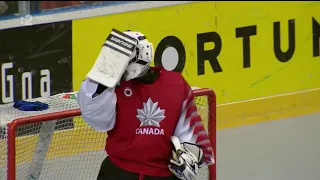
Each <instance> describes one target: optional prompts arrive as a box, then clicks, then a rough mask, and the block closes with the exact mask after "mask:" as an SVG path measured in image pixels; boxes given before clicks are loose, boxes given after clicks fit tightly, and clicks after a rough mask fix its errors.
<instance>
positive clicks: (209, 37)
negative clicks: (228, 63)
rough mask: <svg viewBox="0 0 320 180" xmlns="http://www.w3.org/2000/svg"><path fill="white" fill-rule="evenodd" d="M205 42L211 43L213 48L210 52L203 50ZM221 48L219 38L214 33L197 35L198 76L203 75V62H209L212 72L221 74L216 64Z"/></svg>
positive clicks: (219, 67) (220, 69) (217, 63)
mask: <svg viewBox="0 0 320 180" xmlns="http://www.w3.org/2000/svg"><path fill="white" fill-rule="evenodd" d="M207 42H213V43H214V45H215V46H214V48H213V49H210V50H206V51H205V50H204V44H205V43H207ZM221 48H222V42H221V37H220V36H219V34H218V33H216V32H207V33H202V34H198V35H197V51H198V52H197V54H198V75H203V74H204V73H205V72H204V62H205V61H209V62H210V65H211V68H212V70H213V72H215V73H216V72H222V68H221V66H220V64H219V62H218V59H217V57H218V56H219V54H220V52H221Z"/></svg>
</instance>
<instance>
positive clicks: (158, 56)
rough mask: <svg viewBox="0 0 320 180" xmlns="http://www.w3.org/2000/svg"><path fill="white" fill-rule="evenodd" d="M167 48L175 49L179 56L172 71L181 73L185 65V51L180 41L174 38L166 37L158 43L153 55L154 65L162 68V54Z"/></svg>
mask: <svg viewBox="0 0 320 180" xmlns="http://www.w3.org/2000/svg"><path fill="white" fill-rule="evenodd" d="M168 47H173V48H175V49H176V50H177V52H178V56H179V60H178V65H177V66H176V68H174V69H173V71H176V72H182V71H183V69H184V65H185V63H186V50H185V49H184V45H183V43H182V42H181V41H180V39H179V38H177V37H175V36H167V37H165V38H164V39H162V40H161V41H160V43H159V44H158V46H157V49H156V52H155V55H154V65H155V66H162V54H163V52H164V50H165V49H166V48H168Z"/></svg>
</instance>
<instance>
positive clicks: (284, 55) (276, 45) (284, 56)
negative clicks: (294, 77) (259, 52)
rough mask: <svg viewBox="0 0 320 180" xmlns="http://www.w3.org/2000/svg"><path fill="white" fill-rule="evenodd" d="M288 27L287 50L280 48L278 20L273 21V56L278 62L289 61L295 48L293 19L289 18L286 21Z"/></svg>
mask: <svg viewBox="0 0 320 180" xmlns="http://www.w3.org/2000/svg"><path fill="white" fill-rule="evenodd" d="M288 28H289V47H288V50H287V51H285V52H284V51H282V50H281V42H280V41H281V40H280V39H281V38H280V37H281V35H280V21H278V22H274V23H273V49H274V53H275V56H276V57H277V59H278V60H279V61H280V62H287V61H289V60H290V59H291V58H292V56H293V54H294V51H295V48H296V42H295V41H296V39H295V20H294V19H290V20H289V23H288Z"/></svg>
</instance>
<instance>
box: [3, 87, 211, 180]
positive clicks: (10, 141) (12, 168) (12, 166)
mask: <svg viewBox="0 0 320 180" xmlns="http://www.w3.org/2000/svg"><path fill="white" fill-rule="evenodd" d="M193 94H194V97H198V96H206V97H207V100H208V101H207V103H208V136H209V139H210V142H211V144H212V146H213V147H212V148H213V152H214V160H215V163H214V164H213V165H210V166H209V167H208V177H209V180H216V94H215V92H214V91H213V90H212V89H209V88H201V89H194V90H193ZM76 116H81V112H80V109H74V110H66V111H60V112H54V113H48V114H41V115H35V116H29V117H24V118H18V119H15V120H13V121H12V122H10V123H9V124H8V125H7V128H8V137H7V180H16V130H17V128H18V127H19V126H23V125H28V124H32V123H42V122H48V121H54V120H57V119H63V118H70V117H76Z"/></svg>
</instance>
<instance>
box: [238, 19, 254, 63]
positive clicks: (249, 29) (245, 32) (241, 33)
mask: <svg viewBox="0 0 320 180" xmlns="http://www.w3.org/2000/svg"><path fill="white" fill-rule="evenodd" d="M253 35H257V26H255V25H254V26H246V27H240V28H236V37H237V38H239V37H242V38H243V41H242V46H243V49H242V52H243V68H249V67H250V66H251V63H250V62H251V61H250V36H253Z"/></svg>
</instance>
